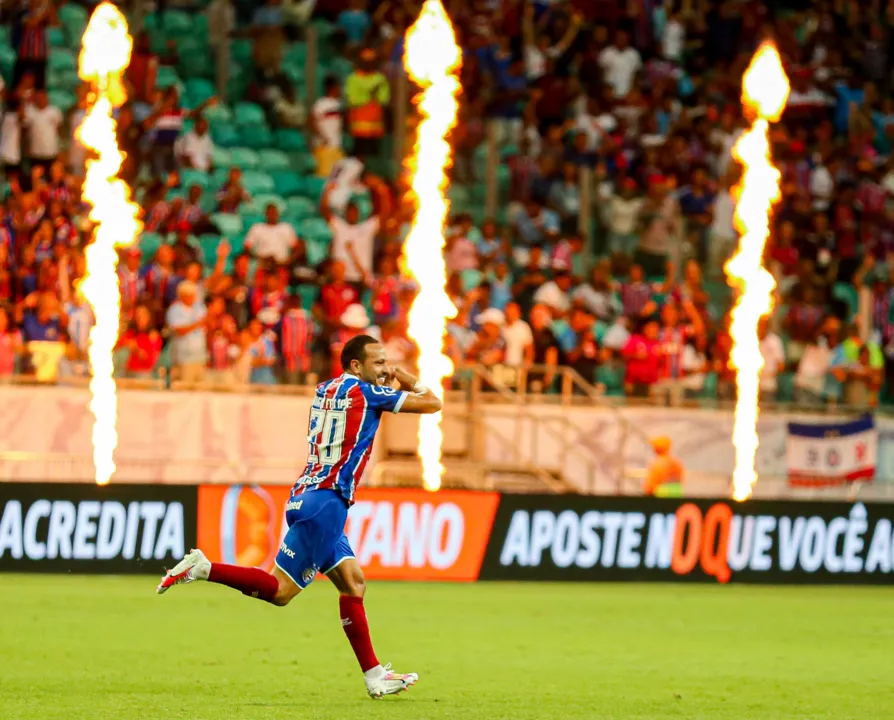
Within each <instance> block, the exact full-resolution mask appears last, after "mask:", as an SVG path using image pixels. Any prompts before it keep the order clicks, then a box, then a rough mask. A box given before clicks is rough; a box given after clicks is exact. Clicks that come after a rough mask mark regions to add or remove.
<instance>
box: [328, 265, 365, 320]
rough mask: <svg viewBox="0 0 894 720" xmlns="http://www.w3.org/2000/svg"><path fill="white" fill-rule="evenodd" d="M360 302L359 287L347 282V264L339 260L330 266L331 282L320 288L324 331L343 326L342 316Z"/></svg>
mask: <svg viewBox="0 0 894 720" xmlns="http://www.w3.org/2000/svg"><path fill="white" fill-rule="evenodd" d="M359 302H360V294H359V293H358V292H357V288H355V287H354V286H353V285H351V284H349V283H347V282H345V264H344V263H343V262H340V261H338V260H335V261H333V262H332V264H331V265H330V267H329V282H327V283H326V284H325V285H323V287H322V289H321V290H320V308H321V310H322V320H323V324H324V332H332V331H334V330H337V329H338V328H340V327H341V317H342V315H344V313H345V311H346V310H347V309H348V307H350V306H351V305H354V304H355V303H359Z"/></svg>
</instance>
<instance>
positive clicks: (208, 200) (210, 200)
mask: <svg viewBox="0 0 894 720" xmlns="http://www.w3.org/2000/svg"><path fill="white" fill-rule="evenodd" d="M211 181H212V178H211V176H210V175H209V182H211ZM216 190H217V188H215V187H213V186H210V187H208V188H207V189H206V190H205V192H203V193H202V197H200V198H199V207H200V208H202V212H203V213H205V214H206V215H210V214H211V213H213V212H215V211H216V210H217V193H216Z"/></svg>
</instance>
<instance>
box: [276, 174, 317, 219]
mask: <svg viewBox="0 0 894 720" xmlns="http://www.w3.org/2000/svg"><path fill="white" fill-rule="evenodd" d="M274 180H275V178H274ZM278 191H279V190H278V189H277V192H278ZM280 194H282V193H280ZM317 212H318V210H317V206H316V205H314V204H313V202H311V201H310V200H308V199H307V198H304V197H290V198H289V199H288V202H287V204H286V216H287V217H288V218H289V220H290V221H291V222H295V223H297V222H300V221H302V220H306V219H307V218H310V217H314V216H316V215H317Z"/></svg>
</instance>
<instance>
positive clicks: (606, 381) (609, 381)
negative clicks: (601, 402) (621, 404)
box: [596, 365, 624, 397]
mask: <svg viewBox="0 0 894 720" xmlns="http://www.w3.org/2000/svg"><path fill="white" fill-rule="evenodd" d="M596 382H597V383H599V384H602V385H604V386H605V394H606V395H608V396H609V397H623V395H624V368H623V367H620V368H619V367H612V366H611V365H600V366H599V367H598V368H596Z"/></svg>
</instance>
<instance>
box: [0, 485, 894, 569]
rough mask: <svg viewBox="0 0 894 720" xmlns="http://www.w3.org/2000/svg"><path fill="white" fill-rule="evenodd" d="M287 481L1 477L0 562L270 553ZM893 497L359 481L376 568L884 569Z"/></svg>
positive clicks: (113, 562)
mask: <svg viewBox="0 0 894 720" xmlns="http://www.w3.org/2000/svg"><path fill="white" fill-rule="evenodd" d="M288 495H289V489H288V488H285V487H282V486H269V487H265V486H257V485H251V486H249V485H232V486H220V485H199V486H195V485H159V486H145V485H142V486H131V485H114V484H113V485H109V486H106V487H98V486H94V485H87V484H37V483H24V484H18V483H0V571H6V572H10V571H12V572H71V573H109V574H119V573H120V574H123V573H148V574H158V573H160V572H161V571H162V570H163V568H165V567H170V566H171V565H172V564H173V563H174V562H176V561H177V560H178V559H179V558H180V557H181V556H182V555H183V553H184V552H185V551H186V550H188V549H189V548H191V547H196V546H198V547H201V548H202V549H203V550H204V551H205V552H206V553H207V554H208V556H209V557H210V558H211V560H213V561H222V562H230V563H238V564H241V565H250V566H258V567H264V568H268V569H269V568H270V567H272V565H273V559H274V557H275V556H276V552H277V549H278V548H279V544H280V540H281V538H282V535H283V533H284V531H285V527H284V505H285V503H286V501H287V499H288ZM892 521H894V505H891V504H881V503H873V504H863V503H853V504H848V503H825V502H769V501H760V500H756V501H749V502H745V503H734V502H732V501H729V500H720V499H718V500H704V499H699V500H694V501H689V500H658V499H651V498H635V497H598V496H569V495H565V496H557V495H542V496H541V495H501V494H498V493H489V492H464V491H444V492H439V493H434V494H433V493H426V492H424V491H421V490H401V489H365V490H364V489H361V490H360V491H359V492H358V495H357V502H356V504H355V505H354V506H353V507H352V509H351V512H350V513H349V516H348V524H347V527H346V530H345V532H346V533H347V536H348V538H349V540H350V542H351V545H352V547H353V548H354V552H355V555H356V557H357V559H358V561H359V562H360V564H361V565H362V566H363V567H364V569H365V572H366V574H367V577H369V578H370V579H373V580H434V581H455V582H471V581H475V580H518V581H562V580H568V581H627V580H631V581H681V582H723V583H725V582H730V581H732V582H742V583H794V584H890V583H892V582H894V522H892Z"/></svg>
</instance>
